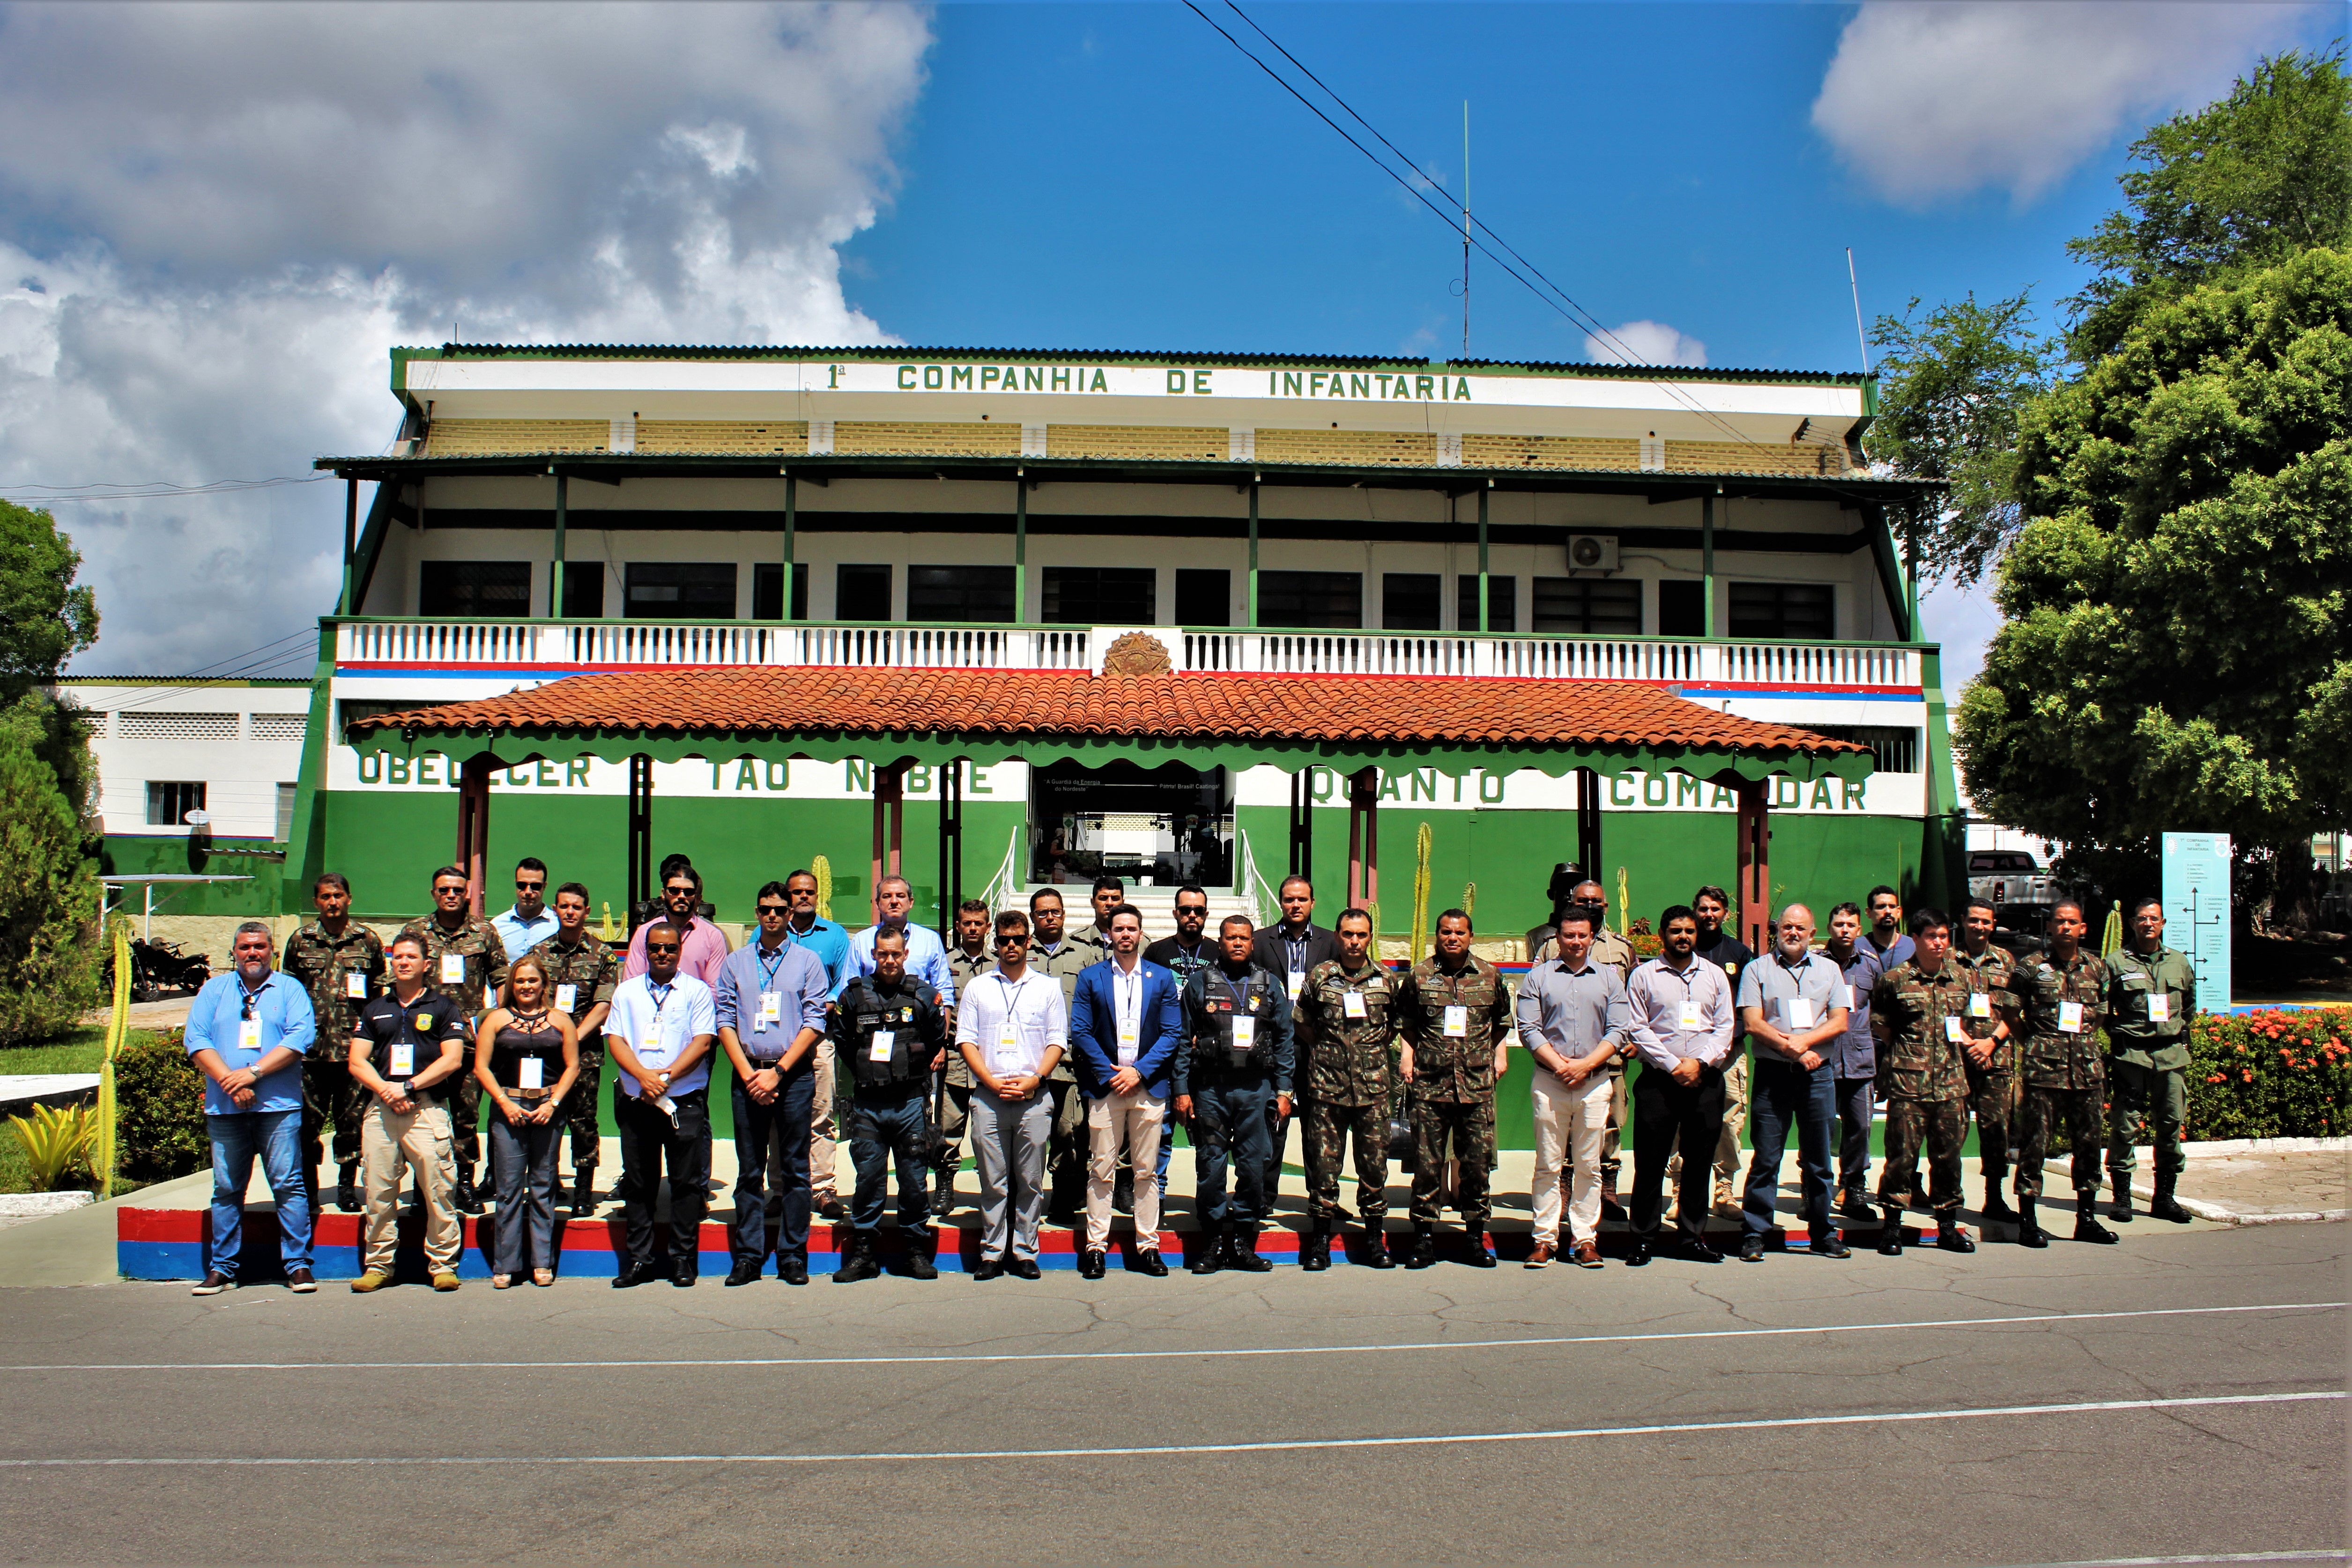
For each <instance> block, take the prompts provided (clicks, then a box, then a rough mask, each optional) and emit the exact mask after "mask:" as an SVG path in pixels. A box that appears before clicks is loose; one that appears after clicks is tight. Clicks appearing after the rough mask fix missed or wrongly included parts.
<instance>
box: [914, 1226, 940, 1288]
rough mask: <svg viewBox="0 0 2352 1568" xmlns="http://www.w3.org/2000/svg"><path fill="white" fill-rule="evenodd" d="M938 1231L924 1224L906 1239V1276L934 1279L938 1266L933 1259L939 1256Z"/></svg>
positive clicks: (936, 1276)
mask: <svg viewBox="0 0 2352 1568" xmlns="http://www.w3.org/2000/svg"><path fill="white" fill-rule="evenodd" d="M939 1250H940V1233H939V1232H938V1231H935V1230H933V1229H932V1228H931V1227H930V1226H924V1227H923V1228H922V1229H921V1230H919V1231H918V1232H917V1233H916V1234H915V1235H913V1236H911V1237H908V1240H907V1278H908V1279H938V1278H939V1277H940V1266H939V1264H938V1263H936V1262H934V1261H933V1259H934V1258H937V1257H938V1256H939Z"/></svg>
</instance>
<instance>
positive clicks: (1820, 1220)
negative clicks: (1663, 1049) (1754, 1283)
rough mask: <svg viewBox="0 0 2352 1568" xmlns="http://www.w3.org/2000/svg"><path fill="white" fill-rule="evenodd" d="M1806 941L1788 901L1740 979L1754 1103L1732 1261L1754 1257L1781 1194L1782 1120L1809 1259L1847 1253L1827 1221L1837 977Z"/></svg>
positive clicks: (1802, 918)
mask: <svg viewBox="0 0 2352 1568" xmlns="http://www.w3.org/2000/svg"><path fill="white" fill-rule="evenodd" d="M1812 947H1813V911H1812V910H1809V909H1807V908H1805V906H1804V905H1802V904H1790V906H1788V908H1786V909H1784V910H1781V911H1780V923H1779V924H1778V926H1776V927H1775V928H1774V941H1773V943H1772V951H1771V952H1769V953H1768V954H1767V955H1765V956H1764V957H1763V958H1762V959H1760V960H1758V961H1757V962H1755V963H1750V964H1748V966H1747V968H1746V969H1745V970H1743V971H1742V972H1741V973H1740V976H1739V1020H1740V1023H1741V1025H1742V1026H1744V1027H1745V1028H1746V1029H1747V1031H1748V1037H1749V1038H1751V1039H1753V1040H1754V1041H1755V1042H1756V1076H1755V1089H1754V1094H1753V1097H1752V1100H1753V1103H1754V1105H1755V1108H1756V1109H1755V1114H1754V1120H1753V1121H1751V1122H1750V1124H1749V1126H1750V1133H1751V1136H1752V1137H1753V1139H1754V1142H1755V1151H1754V1152H1753V1153H1751V1154H1750V1155H1749V1156H1748V1194H1747V1201H1746V1202H1745V1204H1744V1205H1742V1207H1743V1211H1744V1212H1743V1213H1742V1215H1741V1228H1742V1230H1743V1231H1744V1233H1745V1234H1743V1235H1742V1236H1741V1237H1740V1239H1739V1260H1740V1261H1741V1262H1742V1263H1761V1262H1762V1261H1763V1260H1764V1237H1765V1236H1766V1234H1767V1233H1768V1232H1769V1231H1770V1230H1771V1228H1772V1199H1773V1197H1774V1195H1775V1194H1778V1193H1779V1192H1780V1152H1781V1151H1782V1150H1784V1149H1786V1148H1787V1147H1788V1146H1789V1124H1790V1122H1791V1121H1793V1122H1795V1123H1796V1126H1797V1161H1798V1164H1799V1167H1800V1168H1801V1170H1802V1171H1803V1173H1804V1178H1803V1179H1804V1186H1803V1192H1804V1200H1803V1201H1804V1215H1805V1227H1806V1230H1807V1232H1808V1234H1809V1235H1810V1236H1811V1250H1812V1253H1813V1256H1814V1257H1816V1258H1847V1257H1851V1256H1852V1253H1851V1252H1850V1250H1849V1249H1848V1248H1847V1247H1846V1245H1845V1243H1844V1242H1843V1241H1841V1240H1839V1239H1838V1233H1837V1226H1836V1225H1835V1224H1833V1223H1832V1221H1831V1219H1830V1132H1831V1130H1832V1128H1834V1127H1835V1126H1836V1125H1837V1063H1836V1062H1835V1061H1834V1060H1833V1059H1832V1054H1833V1053H1834V1052H1835V1050H1836V1048H1837V1040H1838V1038H1839V1037H1841V1036H1843V1034H1844V1033H1845V1026H1846V1013H1847V1008H1846V1005H1845V976H1844V974H1843V973H1841V971H1840V970H1839V967H1838V964H1837V962H1836V961H1835V960H1834V959H1832V958H1830V957H1829V956H1828V955H1827V954H1825V953H1819V952H1814V951H1813V950H1812Z"/></svg>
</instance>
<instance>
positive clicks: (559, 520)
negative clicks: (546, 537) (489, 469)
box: [547, 474, 571, 620]
mask: <svg viewBox="0 0 2352 1568" xmlns="http://www.w3.org/2000/svg"><path fill="white" fill-rule="evenodd" d="M570 499H571V498H570V496H569V495H568V494H567V493H566V490H565V479H564V476H563V475H562V474H558V475H556V476H555V562H554V563H553V564H552V565H551V566H550V567H549V568H548V572H547V616H548V618H549V619H550V620H561V619H562V616H563V524H564V521H565V516H564V514H565V511H566V510H567V507H568V505H569V502H570Z"/></svg>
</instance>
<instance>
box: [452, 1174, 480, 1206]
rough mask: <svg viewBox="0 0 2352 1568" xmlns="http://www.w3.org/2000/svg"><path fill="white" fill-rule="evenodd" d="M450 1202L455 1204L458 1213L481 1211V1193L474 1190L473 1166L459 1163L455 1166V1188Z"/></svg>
mask: <svg viewBox="0 0 2352 1568" xmlns="http://www.w3.org/2000/svg"><path fill="white" fill-rule="evenodd" d="M450 1202H452V1203H454V1204H456V1205H457V1211H458V1212H459V1213H460V1214H479V1213H481V1212H482V1197H481V1194H479V1193H477V1192H476V1191H474V1167H473V1166H471V1165H460V1166H458V1167H457V1191H456V1193H455V1194H452V1196H451V1198H450Z"/></svg>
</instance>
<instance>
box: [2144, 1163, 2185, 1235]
mask: <svg viewBox="0 0 2352 1568" xmlns="http://www.w3.org/2000/svg"><path fill="white" fill-rule="evenodd" d="M2176 1181H2179V1177H2178V1176H2173V1175H2159V1176H2158V1177H2157V1178H2156V1196H2154V1197H2152V1198H2150V1199H2149V1200H2148V1202H2147V1217H2148V1218H2150V1219H2168V1220H2170V1221H2171V1222H2172V1223H2173V1224H2175V1225H2187V1224H2188V1223H2189V1221H2190V1220H2191V1219H2194V1218H2195V1217H2196V1216H2195V1215H2192V1214H2190V1213H2189V1211H2188V1210H2187V1209H2185V1208H2182V1207H2181V1206H2180V1204H2179V1200H2178V1199H2176V1198H2175V1197H2174V1196H2173V1195H2172V1184H2173V1183H2175V1182H2176Z"/></svg>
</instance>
